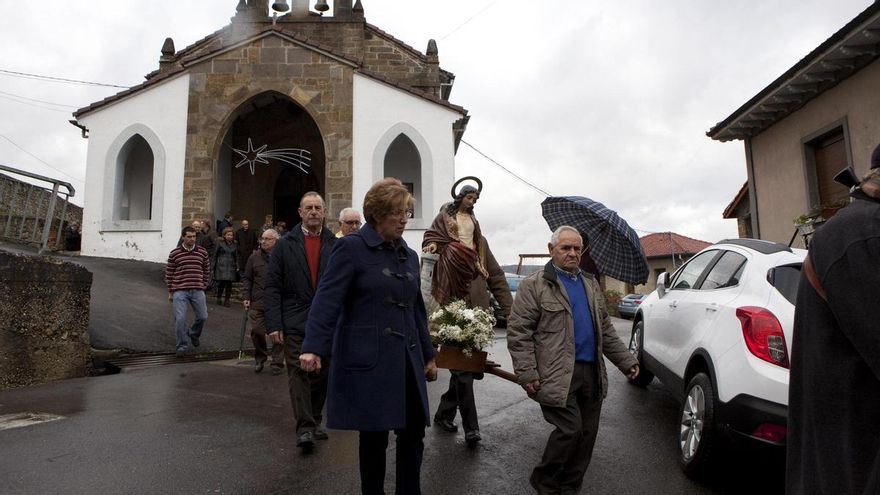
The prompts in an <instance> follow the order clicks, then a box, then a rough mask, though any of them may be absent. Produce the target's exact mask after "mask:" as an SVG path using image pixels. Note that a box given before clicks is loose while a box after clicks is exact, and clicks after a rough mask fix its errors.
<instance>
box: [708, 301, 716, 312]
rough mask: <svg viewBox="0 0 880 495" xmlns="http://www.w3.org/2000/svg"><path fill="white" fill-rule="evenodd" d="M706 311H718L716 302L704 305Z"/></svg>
mask: <svg viewBox="0 0 880 495" xmlns="http://www.w3.org/2000/svg"><path fill="white" fill-rule="evenodd" d="M706 311H711V312H713V313H714V312H716V311H718V304H717V303H712V304H710V305H708V306H706Z"/></svg>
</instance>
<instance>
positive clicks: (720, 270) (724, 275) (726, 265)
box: [700, 251, 746, 290]
mask: <svg viewBox="0 0 880 495" xmlns="http://www.w3.org/2000/svg"><path fill="white" fill-rule="evenodd" d="M745 264H746V257H745V256H743V255H741V254H739V253H734V252H733V251H725V252H724V254H723V255H721V258H719V259H718V261H717V262H716V263H715V266H713V267H712V269H711V270H710V271H709V274H708V275H706V280H704V281H703V283H702V284H700V290H712V289H723V288H725V287H735V286H736V285H737V284H739V276H740V275H742V268H743V267H744V266H745Z"/></svg>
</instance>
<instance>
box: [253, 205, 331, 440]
mask: <svg viewBox="0 0 880 495" xmlns="http://www.w3.org/2000/svg"><path fill="white" fill-rule="evenodd" d="M324 215H325V210H324V199H323V198H322V197H321V195H320V194H318V193H316V192H314V191H310V192H307V193H305V194H304V195H303V197H302V200H301V201H300V203H299V216H300V219H302V222H300V223H298V224H297V225H296V226H295V227H293V228H292V229H291V230H290V232H288V233H287V234H286V235H285V236H284V237H282V238H281V239H279V240H278V243H277V244H276V245H275V247H274V248H273V249H272V256H270V257H269V269H268V270H267V271H266V285H265V289H264V291H263V311H264V316H265V318H266V331H267V332H269V338H270V339H272V343H273V344H281V343H283V344H284V357H285V361H286V363H287V381H288V388H289V391H290V402H291V405H292V406H293V412H294V416H295V418H296V436H297V438H296V446H297V447H299V448H300V449H302V451H303V452H304V453H307V452H311V451H312V449H313V448H314V446H315V440H326V439H327V432H326V431H325V430H324V427H323V426H321V423H322V420H323V417H324V414H323V409H324V402H325V400H326V398H327V370H329V369H330V367H329V366H327V365H325V366H323V367H322V369H321V371H320V372H319V373H309V372H307V371H305V370H303V369H302V368H300V363H299V355H300V350H301V349H302V342H303V338H305V331H306V321H307V320H308V316H309V309H311V306H312V299H313V298H314V297H315V291H316V290H317V288H318V284H319V283H320V282H319V281H320V280H321V276H322V275H323V274H324V269H325V268H326V266H327V260H329V259H330V252H331V250H332V248H333V243H334V242H336V238H335V237H334V236H333V233H332V232H330V230H329V229H327V227H325V226H324Z"/></svg>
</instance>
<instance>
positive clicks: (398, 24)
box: [0, 0, 871, 263]
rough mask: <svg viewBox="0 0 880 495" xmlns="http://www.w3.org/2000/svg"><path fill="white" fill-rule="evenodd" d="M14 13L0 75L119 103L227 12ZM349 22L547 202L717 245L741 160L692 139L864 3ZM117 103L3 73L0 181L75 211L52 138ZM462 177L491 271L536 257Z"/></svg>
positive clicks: (659, 6)
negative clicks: (394, 51)
mask: <svg viewBox="0 0 880 495" xmlns="http://www.w3.org/2000/svg"><path fill="white" fill-rule="evenodd" d="M312 3H313V4H314V2H312ZM25 4H27V2H21V1H20V0H0V46H3V47H4V56H3V58H2V61H0V70H4V71H15V72H22V73H31V74H39V75H46V76H53V77H59V78H67V79H76V80H83V81H94V82H101V83H110V84H118V85H123V86H132V85H135V84H139V83H140V82H142V81H143V76H144V75H145V74H147V73H149V72H150V71H152V70H155V69H156V68H158V59H159V55H160V53H159V52H160V49H161V46H162V42H163V41H164V39H165V37H167V36H170V37H172V38H173V39H174V41H175V44H176V47H177V49H178V50H180V49H182V48H184V47H186V46H187V45H189V44H191V43H192V42H194V41H196V40H198V39H201V38H202V37H204V36H206V35H208V34H210V33H212V32H214V31H215V30H217V29H220V28H222V27H223V26H225V25H226V24H228V23H229V18H230V17H232V15H233V14H234V13H235V6H236V4H237V0H185V1H183V0H144V1H138V2H136V1H131V0H116V1H109V0H66V1H63V2H61V1H59V2H52V3H51V5H47V4H45V3H44V4H41V6H40V8H35V7H33V6H30V4H28V7H27V8H26V7H25ZM330 4H331V5H332V1H331V2H330ZM362 4H363V6H364V10H365V15H366V18H367V22H369V23H371V24H373V25H376V26H378V27H379V28H381V29H383V30H385V31H387V32H389V33H390V34H392V35H394V36H395V37H397V38H399V39H401V40H403V41H404V42H406V43H408V44H410V45H411V46H413V47H414V48H416V49H418V50H420V51H422V52H424V50H425V48H426V46H427V43H428V40H429V39H431V38H433V39H436V40H437V44H438V48H439V52H440V65H441V66H442V67H443V68H444V69H446V70H449V71H451V72H453V73H455V75H456V80H455V86H454V88H453V90H452V96H451V98H450V100H451V101H452V102H453V103H455V104H458V105H461V106H463V107H465V108H466V109H467V110H468V111H469V113H470V115H471V120H470V123H469V125H468V128H467V132H466V134H465V136H464V140H465V141H467V142H468V143H470V144H472V145H473V146H475V147H476V148H478V149H479V150H480V151H482V152H483V153H485V154H486V155H488V156H489V157H491V158H492V159H494V160H496V161H497V162H498V163H500V164H501V165H503V166H504V167H506V168H507V169H509V170H511V171H512V172H514V173H515V174H517V175H519V176H521V177H522V178H523V179H525V180H526V181H528V182H531V183H532V184H534V185H536V186H537V187H539V188H540V189H543V190H544V191H547V192H548V193H550V194H551V195H554V196H562V195H579V196H587V197H590V198H592V199H594V200H597V201H600V202H602V203H604V204H605V205H606V206H608V207H609V208H612V209H614V210H616V211H618V213H619V214H620V215H621V216H622V217H623V218H625V219H626V220H627V221H628V222H629V223H630V225H631V226H633V227H634V228H636V229H637V230H638V231H639V235H645V234H646V233H649V232H665V231H673V232H676V233H679V234H682V235H687V236H690V237H694V238H697V239H702V240H705V241H709V242H714V241H717V240H719V239H722V238H725V237H735V236H736V223H735V220H724V219H722V218H721V214H722V212H723V210H724V208H725V206H727V204H728V203H729V202H730V201H731V199H733V197H734V195H735V194H736V192H737V191H738V190H739V188H740V186H742V184H743V182H744V181H745V179H746V171H745V159H744V153H743V146H742V143H741V142H739V141H736V142H733V143H719V142H716V141H712V140H710V139H709V138H707V137H706V135H705V133H706V131H707V130H708V129H709V128H710V127H712V126H713V125H715V124H716V123H717V122H719V121H721V120H723V119H724V118H725V117H727V116H728V115H730V114H731V113H732V112H733V111H734V110H736V109H737V108H739V106H740V105H742V104H743V103H745V102H746V101H747V100H748V99H749V98H751V97H752V96H754V95H755V94H756V93H757V92H758V91H760V90H761V89H763V88H764V87H765V86H766V85H767V84H769V83H770V82H772V81H773V80H774V79H776V78H777V77H778V76H779V75H781V74H782V73H783V72H784V71H785V70H787V69H788V68H790V67H791V66H792V65H794V63H795V62H797V61H798V60H800V59H801V58H803V57H804V56H805V55H806V54H807V53H809V52H810V51H811V50H812V49H813V48H815V47H816V46H817V45H818V44H820V43H821V42H822V41H824V40H825V39H827V38H828V37H829V36H830V35H831V34H833V33H834V32H835V31H837V30H838V29H839V28H840V27H842V26H843V25H844V24H845V23H846V22H848V21H849V20H850V19H852V18H853V17H855V16H856V15H857V14H858V13H859V12H861V11H862V10H864V9H865V8H867V7H868V5H870V4H871V2H870V1H869V0H837V1H835V2H829V1H827V0H778V1H773V0H762V1H741V2H720V1H705V0H690V1H677V0H668V1H664V2H658V1H655V0H634V1H615V2H599V1H587V0H584V1H568V2H538V1H535V0H529V1H527V0H433V1H427V0H406V1H393V0H362ZM118 91H120V89H115V88H108V87H96V86H84V85H79V84H70V83H60V82H47V81H40V80H33V79H26V78H22V77H14V76H11V75H9V74H6V73H0V115H2V117H0V164H4V165H9V166H13V167H17V168H23V169H25V170H28V171H31V172H35V173H38V174H43V175H48V176H51V177H57V178H60V179H62V180H67V181H69V182H71V183H72V184H73V186H74V187H75V188H76V190H77V194H76V197H75V198H74V202H77V203H79V204H82V198H83V194H82V191H83V189H84V187H85V184H84V178H85V162H86V147H87V141H86V140H84V139H82V138H81V137H80V131H79V129H77V128H75V127H73V126H71V125H70V124H69V123H68V122H67V121H68V120H70V119H72V116H71V115H70V112H71V111H73V110H74V109H76V108H79V107H83V106H86V105H88V104H89V103H92V102H94V101H97V100H100V99H102V98H104V97H105V96H108V95H110V94H114V93H116V92H118ZM59 105H60V106H59ZM65 105H66V106H65ZM13 143H15V144H13ZM16 145H17V146H16ZM19 147H20V148H22V149H23V150H25V151H23V150H22V149H19ZM465 175H476V176H479V177H480V178H482V179H483V182H484V189H483V195H482V197H481V198H480V201H479V203H478V204H477V210H476V212H477V217H478V218H479V220H480V222H481V224H482V226H483V232H484V233H485V235H486V237H487V238H488V239H489V241H490V243H491V245H492V247H493V250H494V251H495V253H496V257H497V258H498V260H499V261H500V262H502V263H515V262H516V260H517V254H519V253H526V252H528V253H535V252H545V251H546V241H547V239H548V237H549V230H548V228H547V225H546V223H544V221H543V219H542V218H541V208H540V203H541V201H542V200H543V199H544V194H542V193H540V192H538V191H536V190H535V189H532V188H531V187H529V186H527V185H526V184H524V183H523V182H521V181H519V180H518V179H516V178H514V177H512V176H511V175H509V174H507V173H505V172H504V171H503V170H501V169H500V168H499V167H498V166H497V165H495V164H493V163H491V162H490V161H488V160H487V159H486V158H483V157H482V156H480V155H479V154H477V153H476V152H474V151H473V150H471V149H470V148H468V147H467V146H466V145H464V144H462V146H461V147H460V148H459V152H458V155H457V157H456V178H458V177H462V176H465Z"/></svg>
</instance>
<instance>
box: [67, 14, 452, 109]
mask: <svg viewBox="0 0 880 495" xmlns="http://www.w3.org/2000/svg"><path fill="white" fill-rule="evenodd" d="M365 25H366V29H367V30H368V31H370V32H371V33H373V34H375V35H378V36H381V37H383V38H385V39H387V40H388V41H390V42H392V43H394V44H395V45H397V46H398V48H400V49H402V50H404V51H406V52H408V53H410V54H411V55H414V56H416V57H418V58H420V59H423V60H425V59H426V58H427V57H426V56H425V55H424V54H422V53H421V52H419V51H418V50H416V49H415V48H413V47H411V46H409V45H407V44H406V43H404V42H402V41H400V40H398V39H397V38H395V37H394V36H391V35H390V34H388V33H387V32H385V31H383V30H381V29H379V28H378V27H376V26H373V25H371V24H366V23H365ZM231 30H232V25H231V24H230V25H227V26H225V27H223V28H221V29H219V30H217V31H215V32H213V33H211V34H209V35H207V36H205V37H204V38H202V39H200V40H198V41H196V42H194V43H192V44H191V45H189V46H187V47H186V48H184V49H182V50H179V51H177V52H176V53H175V54H174V55H173V57H174V60H175V61H177V62H179V63H176V64H174V65H173V66H171V67H169V68H168V69H166V70H161V69H157V70H155V71H153V72H151V73H149V74H147V75H146V76H145V78H146V80H145V81H144V82H142V83H141V84H138V85H136V86H132V87H131V88H128V89H126V90H123V91H120V92H119V93H116V94H114V95H111V96H108V97H107V98H104V99H102V100H100V101H97V102H94V103H92V104H90V105H88V106H85V107H83V108H80V109H78V110H76V111H75V112H74V113H73V116H74V117H81V116H84V115H86V114H88V113H91V112H93V111H95V110H98V109H100V108H103V107H105V106H107V105H109V104H111V103H114V102H117V101H120V100H122V99H125V98H127V97H130V96H133V95H135V94H137V93H139V92H141V91H143V90H144V89H146V88H149V87H152V86H155V85H156V84H158V83H160V82H163V81H166V80H168V79H171V78H173V77H175V76H178V75H180V74H183V73H185V72H187V70H188V68H189V67H190V66H192V65H193V64H195V63H199V62H202V61H204V60H206V59H209V58H212V57H215V56H217V55H219V54H221V53H224V52H226V51H229V50H232V49H234V48H236V47H238V46H241V45H244V44H247V43H250V42H252V41H254V40H256V39H259V38H262V37H266V36H271V35H276V36H280V37H282V38H284V39H287V40H288V41H291V42H293V43H296V44H298V45H300V46H302V47H304V48H307V49H310V50H313V51H317V52H319V53H322V54H323V55H325V56H328V57H330V58H333V59H336V60H337V61H339V62H340V63H343V64H345V65H348V66H350V67H351V68H352V69H353V70H354V71H355V72H357V73H359V74H362V75H364V76H366V77H369V78H371V79H374V80H376V81H379V82H382V83H384V84H388V85H390V86H393V87H395V88H397V89H400V90H402V91H406V92H408V93H410V94H412V95H414V96H417V97H419V98H422V99H425V100H428V101H430V102H432V103H435V104H437V105H441V106H444V107H446V108H448V109H450V110H453V111H455V112H458V113H460V114H462V115H467V113H468V112H467V110H466V109H465V108H464V107H461V106H459V105H455V104H452V103H450V102H449V101H447V100H445V99H442V98H438V97H436V96H434V95H433V94H430V93H427V92H425V91H422V90H420V89H418V88H416V87H413V86H410V85H407V84H404V83H402V82H399V81H395V80H393V79H391V78H389V77H386V76H384V75H382V74H379V73H378V72H375V71H372V70H370V69H368V68H366V67H365V66H364V65H363V64H362V63H361V62H360V61H358V60H357V59H355V58H353V57H351V56H349V55H347V54H345V53H342V52H340V51H339V50H337V49H336V48H334V47H331V46H328V45H326V44H322V43H317V42H315V41H312V40H310V39H309V38H307V37H306V36H303V35H301V34H299V33H296V32H293V31H291V30H287V29H284V26H283V25H282V24H276V25H272V24H268V25H267V26H266V27H265V28H264V29H262V30H260V31H259V32H257V33H255V34H253V35H252V36H249V37H247V38H244V39H237V40H229V38H228V36H227V35H228V34H229V33H230V32H231ZM440 73H441V76H442V77H444V78H445V79H446V80H452V79H454V78H455V76H454V75H453V74H452V73H451V72H448V71H445V70H442V69H440Z"/></svg>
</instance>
